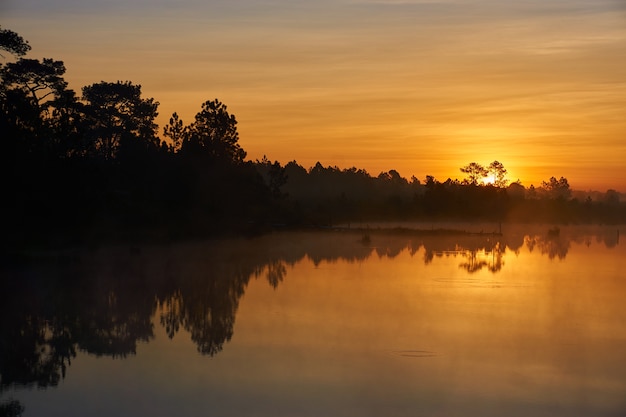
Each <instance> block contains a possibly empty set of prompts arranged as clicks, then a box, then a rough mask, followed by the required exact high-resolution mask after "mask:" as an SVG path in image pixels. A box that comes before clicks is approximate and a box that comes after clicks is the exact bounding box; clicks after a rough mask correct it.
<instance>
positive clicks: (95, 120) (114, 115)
mask: <svg viewBox="0 0 626 417" xmlns="http://www.w3.org/2000/svg"><path fill="white" fill-rule="evenodd" d="M83 100H85V102H86V105H85V115H86V120H85V122H86V123H87V126H88V134H89V139H90V141H91V146H92V152H93V153H94V154H95V155H97V156H99V157H101V158H103V159H105V160H110V159H113V158H115V157H116V156H117V153H118V150H119V148H120V146H123V145H124V146H129V147H134V145H137V144H138V142H140V143H139V147H141V148H144V149H145V148H147V147H153V148H158V146H159V141H158V139H157V136H156V130H157V125H156V124H155V122H154V120H155V118H156V116H157V115H158V113H157V108H158V106H159V103H158V102H155V101H154V99H152V98H148V99H144V98H141V86H140V85H134V84H132V83H131V82H130V81H126V82H122V81H118V82H116V83H110V82H104V81H102V82H100V83H96V84H92V85H90V86H86V87H83Z"/></svg>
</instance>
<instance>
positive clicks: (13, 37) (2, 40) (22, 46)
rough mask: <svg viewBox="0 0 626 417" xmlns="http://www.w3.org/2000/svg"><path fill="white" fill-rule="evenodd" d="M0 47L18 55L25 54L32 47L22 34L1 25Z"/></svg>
mask: <svg viewBox="0 0 626 417" xmlns="http://www.w3.org/2000/svg"><path fill="white" fill-rule="evenodd" d="M0 49H1V50H3V51H7V52H10V53H11V54H13V55H16V56H24V55H26V53H27V52H28V51H30V49H31V48H30V45H29V44H28V41H26V40H24V38H22V37H21V36H20V35H18V34H17V33H15V32H13V31H12V30H9V29H2V27H1V26H0Z"/></svg>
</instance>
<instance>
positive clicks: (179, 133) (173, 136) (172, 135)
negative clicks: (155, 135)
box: [163, 112, 188, 152]
mask: <svg viewBox="0 0 626 417" xmlns="http://www.w3.org/2000/svg"><path fill="white" fill-rule="evenodd" d="M187 134H188V128H187V127H186V126H185V125H184V123H183V121H182V119H180V118H179V117H178V113H176V112H174V113H173V114H172V117H170V121H169V124H168V125H166V126H165V127H164V128H163V136H165V137H166V138H169V139H170V140H171V141H172V145H171V150H172V151H174V152H177V151H178V150H179V149H180V147H181V146H182V144H183V142H184V140H185V138H186V137H187Z"/></svg>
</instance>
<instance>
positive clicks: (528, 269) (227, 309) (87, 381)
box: [0, 226, 626, 417]
mask: <svg viewBox="0 0 626 417" xmlns="http://www.w3.org/2000/svg"><path fill="white" fill-rule="evenodd" d="M547 231H548V227H547V226H546V227H537V228H536V230H531V228H528V227H526V228H513V227H504V228H503V236H502V237H494V236H488V235H483V236H456V237H455V236H447V237H413V238H412V237H410V236H398V235H396V236H393V235H385V234H377V233H372V234H371V240H370V241H369V242H363V241H362V240H361V235H359V234H354V233H331V232H324V233H321V232H319V233H316V232H312V233H297V234H296V233H286V234H275V235H272V236H266V237H261V238H255V239H247V240H244V239H241V240H229V241H214V242H189V243H184V244H183V243H181V244H174V245H168V246H163V245H161V246H142V247H128V246H117V247H109V248H100V249H91V250H84V251H76V252H65V253H59V254H42V256H41V258H42V261H41V262H40V263H38V264H37V265H30V266H29V267H20V268H17V267H14V268H12V269H11V270H4V271H3V272H2V284H1V286H2V288H1V289H0V291H1V295H0V302H1V307H0V310H1V312H2V316H1V318H0V320H1V322H0V332H1V345H0V349H1V351H0V374H1V381H0V382H1V390H2V391H1V392H0V403H3V404H4V412H5V414H8V415H11V413H12V412H14V411H15V412H17V411H20V410H21V409H23V415H24V416H113V415H115V416H173V415H178V416H207V415H210V416H568V417H571V416H617V417H623V416H626V273H625V272H624V271H626V245H625V244H624V243H623V242H620V241H619V235H618V233H617V228H616V227H604V228H574V227H570V228H562V229H561V232H560V234H559V235H558V236H549V235H548V234H547ZM622 232H623V233H622V234H624V232H626V230H622ZM11 410H13V411H11ZM13 414H15V413H13Z"/></svg>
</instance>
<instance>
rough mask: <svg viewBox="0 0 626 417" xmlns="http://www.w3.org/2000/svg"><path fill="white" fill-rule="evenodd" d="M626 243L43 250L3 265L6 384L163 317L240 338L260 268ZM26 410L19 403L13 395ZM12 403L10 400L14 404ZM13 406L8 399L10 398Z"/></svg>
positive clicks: (494, 256)
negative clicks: (244, 303)
mask: <svg viewBox="0 0 626 417" xmlns="http://www.w3.org/2000/svg"><path fill="white" fill-rule="evenodd" d="M573 242H575V243H584V244H585V245H592V244H594V242H595V243H598V244H604V245H605V246H606V247H607V248H612V247H615V246H616V245H618V244H619V234H618V233H616V232H615V231H614V230H613V231H607V232H606V233H604V234H596V235H590V234H588V233H577V234H568V233H565V232H562V233H559V234H558V235H555V234H548V233H536V234H527V233H511V234H504V235H503V236H495V235H445V236H406V235H403V236H397V235H393V234H387V233H383V232H379V233H376V232H372V234H371V237H370V239H369V241H368V242H367V244H363V241H362V239H361V237H360V236H359V235H358V234H355V233H350V232H343V233H327V232H324V233H315V232H313V233H307V234H290V235H278V236H276V235H275V236H266V237H261V238H257V239H251V240H230V241H219V242H188V243H184V244H182V243H181V244H175V245H163V246H145V247H140V248H139V247H127V246H120V247H111V248H103V249H98V250H85V251H83V250H80V251H68V252H63V253H54V254H39V255H37V256H36V257H35V259H36V260H37V262H34V261H32V262H31V261H29V262H26V263H22V264H19V265H16V264H14V265H13V266H12V267H5V268H4V269H3V270H2V280H1V282H0V340H1V343H0V377H1V379H0V395H1V394H2V392H3V391H6V390H7V389H8V388H9V387H12V386H37V387H39V388H47V387H50V386H55V385H57V384H58V383H59V382H60V380H61V379H62V378H64V377H65V376H66V374H67V372H68V368H69V367H70V365H71V363H72V361H73V360H74V359H75V358H76V356H77V352H78V351H82V352H86V353H88V354H92V355H96V356H108V357H114V358H124V357H127V356H128V355H134V354H135V353H136V351H137V346H138V344H140V343H146V342H149V341H150V340H152V339H153V338H154V321H153V317H154V316H155V314H156V315H157V320H158V322H159V323H160V325H161V326H163V328H164V329H165V331H166V333H167V335H168V337H170V338H173V337H174V336H175V335H176V334H178V333H179V332H180V331H181V330H184V331H185V332H186V333H188V334H189V335H190V337H191V339H192V340H193V342H194V343H195V345H196V346H197V349H198V352H200V353H201V354H203V355H208V356H213V355H216V354H217V353H219V352H220V351H221V350H222V349H223V347H224V344H225V343H227V342H228V341H229V340H231V338H232V336H233V332H234V325H235V318H236V314H237V309H238V306H239V301H240V299H241V297H242V296H243V294H244V292H245V290H246V286H247V285H248V283H249V281H250V280H251V279H256V278H263V279H265V280H267V282H268V284H269V285H270V286H272V287H274V288H277V287H278V286H280V285H281V283H282V282H283V281H284V280H285V279H286V277H287V273H288V269H289V266H290V265H294V264H296V263H297V262H299V261H301V260H303V259H304V258H308V259H310V260H311V261H312V262H313V263H314V265H316V266H319V265H320V264H321V263H322V262H327V263H332V262H335V261H338V260H344V261H347V262H360V261H364V260H366V259H368V258H369V257H371V256H376V257H380V258H383V257H386V258H394V257H396V256H398V255H399V254H400V253H402V252H403V251H408V253H409V254H410V255H411V256H412V257H414V258H415V259H416V260H418V261H420V262H423V263H424V264H426V265H430V264H432V263H434V262H436V260H437V259H438V258H442V257H446V258H449V257H453V258H458V260H459V262H458V267H459V268H460V269H462V270H465V271H467V272H468V273H469V274H475V273H478V272H480V271H489V272H491V273H498V272H499V271H501V270H502V269H503V268H504V267H505V265H506V263H505V260H506V257H507V256H509V254H513V255H515V254H519V252H520V251H521V250H522V248H526V249H527V250H528V251H529V252H531V253H540V254H541V255H542V256H547V257H548V258H550V259H564V258H565V257H566V256H567V253H568V251H569V250H570V248H571V245H572V243H573ZM5 406H6V407H11V410H14V411H15V410H17V411H19V404H17V405H16V404H15V403H14V402H5ZM5 406H3V407H4V408H6V407H5ZM6 409H8V408H6Z"/></svg>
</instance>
